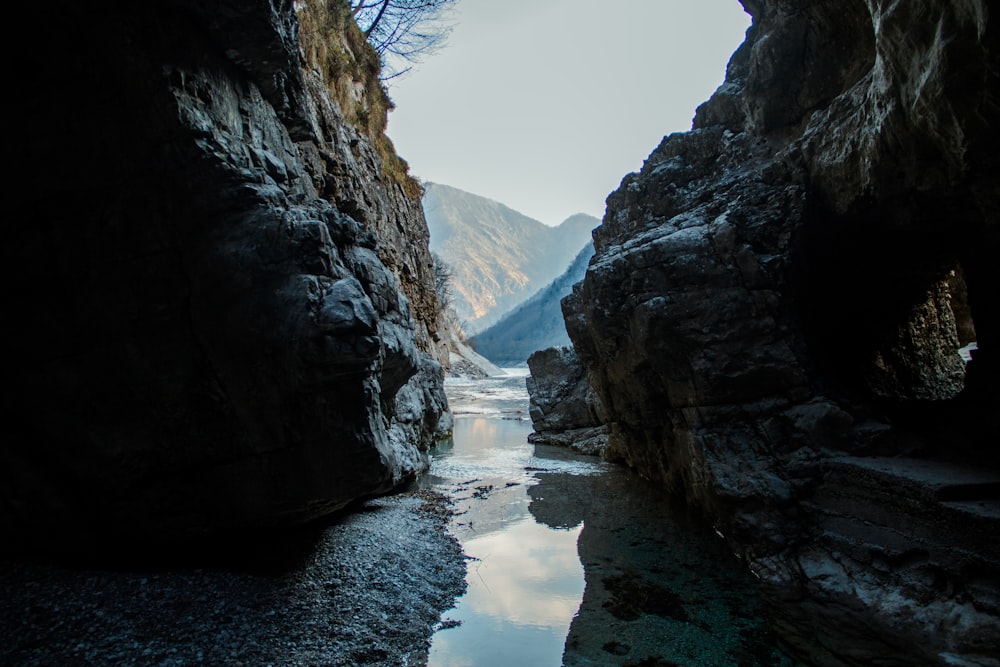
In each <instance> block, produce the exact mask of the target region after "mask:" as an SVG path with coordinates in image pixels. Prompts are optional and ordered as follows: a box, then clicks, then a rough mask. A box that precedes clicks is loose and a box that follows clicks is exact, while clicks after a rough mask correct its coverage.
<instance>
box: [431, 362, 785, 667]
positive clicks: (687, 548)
mask: <svg viewBox="0 0 1000 667" xmlns="http://www.w3.org/2000/svg"><path fill="white" fill-rule="evenodd" d="M446 388H447V390H448V399H449V402H450V403H451V405H452V409H453V410H455V411H456V420H455V429H454V438H453V440H452V441H451V442H447V443H442V444H441V445H439V446H438V447H437V448H435V450H434V451H433V453H432V459H431V467H430V472H429V473H428V474H427V475H424V476H423V477H422V479H421V484H422V485H423V486H425V487H430V488H434V489H438V490H440V491H442V492H444V493H445V494H447V495H448V496H449V497H450V498H451V499H452V501H453V503H454V507H453V509H454V511H455V513H456V514H455V516H454V517H453V518H452V521H451V530H452V531H453V533H454V534H455V536H456V537H457V538H458V539H459V540H460V541H461V543H462V548H463V550H464V551H465V553H466V555H468V556H469V557H470V560H469V563H468V571H467V574H466V581H467V582H468V590H467V592H466V594H465V595H464V596H463V597H462V598H460V599H459V600H458V601H457V603H456V606H455V608H454V609H452V610H450V611H449V612H447V613H446V614H445V615H444V620H446V621H447V620H449V619H450V620H454V621H459V622H461V625H459V626H458V627H454V628H447V629H443V630H440V631H439V632H437V633H435V635H434V636H433V638H432V643H431V651H430V660H429V667H494V666H502V667H508V666H510V665H513V666H514V667H555V666H557V665H566V666H568V667H583V666H586V667H592V666H593V665H612V666H621V665H639V664H677V665H684V666H685V667H689V666H694V665H698V666H700V665H742V666H745V667H764V666H767V667H774V666H775V665H789V664H791V663H790V662H788V661H787V660H786V659H785V657H783V656H782V655H781V654H780V651H777V650H776V649H775V647H774V646H773V645H772V644H771V643H770V641H771V640H770V639H769V635H768V633H767V632H766V630H765V627H764V625H763V621H762V619H761V616H760V612H759V604H758V598H757V590H756V587H755V585H754V582H753V581H752V580H750V578H749V577H748V576H747V574H746V573H745V572H744V571H743V570H742V569H741V568H740V567H739V566H738V564H737V563H736V562H735V560H734V559H733V557H732V556H731V554H729V552H728V551H727V550H726V549H725V548H724V545H723V544H722V543H721V542H720V541H719V540H718V538H717V537H716V536H715V535H714V534H713V533H712V531H711V526H707V525H704V524H703V523H702V522H701V521H700V520H698V519H697V518H685V515H684V514H683V512H681V513H679V514H678V513H677V512H676V511H675V508H673V507H672V503H671V501H670V499H669V497H668V496H667V495H666V494H665V493H664V492H663V490H662V488H659V487H658V486H657V485H655V484H652V483H650V482H647V481H645V480H642V479H640V478H638V477H637V476H636V475H635V474H634V473H632V472H630V471H629V470H628V469H626V468H624V467H622V466H613V465H610V464H607V463H603V462H601V461H600V460H598V459H595V458H592V457H586V456H582V455H580V454H576V453H574V452H571V451H569V450H567V449H564V448H558V447H550V446H545V445H532V444H530V443H528V441H527V438H528V435H529V434H530V433H531V423H530V422H529V421H527V417H526V415H527V404H528V400H527V392H526V390H525V388H524V377H523V374H522V375H519V376H514V377H506V378H490V379H487V380H478V381H476V380H449V382H448V383H446ZM463 410H464V412H463ZM477 410H478V411H479V413H480V414H474V411H477ZM522 415H523V416H522ZM581 559H582V562H581ZM584 566H585V567H584ZM626 575H627V576H626ZM623 577H625V578H624V579H623ZM615 581H630V582H633V583H631V584H629V585H630V586H632V587H633V588H632V589H631V591H632V592H630V593H627V595H628V597H629V599H630V600H631V601H632V602H637V603H638V602H640V601H642V600H648V599H651V598H648V596H647V595H646V594H644V593H642V591H643V590H655V591H660V592H659V593H657V595H674V596H676V597H677V600H678V601H679V604H680V605H681V607H682V608H683V613H682V614H677V613H676V612H671V613H675V615H674V616H671V615H670V613H659V612H657V611H656V608H655V607H653V608H650V609H643V610H642V612H641V614H640V615H639V617H638V618H632V617H629V618H623V617H620V616H616V615H615V614H614V612H613V609H614V607H613V603H614V601H615V599H616V595H617V594H616V592H615V589H614V587H613V586H612V587H610V588H609V582H615ZM643 587H646V588H643ZM663 591H666V592H665V593H663ZM609 605H611V606H609ZM446 627H447V626H446ZM567 633H568V634H567ZM608 647H611V650H613V651H617V652H615V653H610V652H609V648H608Z"/></svg>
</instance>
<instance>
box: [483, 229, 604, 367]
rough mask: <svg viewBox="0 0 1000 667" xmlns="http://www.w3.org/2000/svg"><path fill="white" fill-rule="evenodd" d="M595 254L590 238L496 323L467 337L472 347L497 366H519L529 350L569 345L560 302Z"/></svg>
mask: <svg viewBox="0 0 1000 667" xmlns="http://www.w3.org/2000/svg"><path fill="white" fill-rule="evenodd" d="M593 256H594V244H593V242H590V243H587V245H586V246H584V248H583V250H581V251H580V252H579V253H578V254H577V256H576V258H575V259H574V260H573V263H572V264H570V265H569V268H568V269H566V271H565V272H564V273H563V274H562V275H561V276H559V277H558V278H556V279H555V280H553V281H552V282H551V283H549V284H548V286H546V287H544V288H543V289H541V290H539V291H538V292H536V293H535V294H534V296H532V297H531V298H529V299H528V300H527V301H525V302H523V303H522V304H521V305H519V306H517V307H516V308H514V310H512V311H510V312H509V313H507V314H506V315H504V316H503V317H502V318H501V319H500V320H499V321H498V322H496V324H494V325H493V326H491V327H489V328H488V329H486V330H485V331H482V332H480V333H479V334H477V335H475V336H473V337H472V338H471V339H470V340H469V344H470V345H472V348H473V349H474V350H475V351H476V352H478V353H479V354H481V355H483V356H484V357H486V358H487V359H489V360H490V361H492V362H493V363H495V364H498V365H500V366H518V365H521V364H524V363H526V362H527V360H528V357H529V356H531V353H532V352H535V351H537V350H544V349H547V348H550V347H556V346H559V345H572V343H571V342H570V340H569V335H568V334H567V333H566V324H565V322H564V321H563V313H562V307H561V305H560V302H561V301H562V298H563V297H564V296H567V295H569V294H570V293H571V292H572V291H573V285H575V284H576V283H578V282H580V281H581V280H583V277H584V275H585V274H586V273H587V264H588V263H589V262H590V258H591V257H593Z"/></svg>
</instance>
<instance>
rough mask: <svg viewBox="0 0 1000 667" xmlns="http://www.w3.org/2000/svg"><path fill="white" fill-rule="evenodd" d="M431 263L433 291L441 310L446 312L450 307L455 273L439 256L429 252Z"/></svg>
mask: <svg viewBox="0 0 1000 667" xmlns="http://www.w3.org/2000/svg"><path fill="white" fill-rule="evenodd" d="M431 261H432V262H433V269H434V290H435V291H436V292H437V295H438V301H439V302H440V303H441V309H442V310H447V309H448V307H449V306H451V296H452V292H451V284H452V281H454V279H455V273H454V271H453V270H452V268H451V265H450V264H448V263H447V262H446V261H444V259H442V258H441V255H439V254H437V253H436V252H431Z"/></svg>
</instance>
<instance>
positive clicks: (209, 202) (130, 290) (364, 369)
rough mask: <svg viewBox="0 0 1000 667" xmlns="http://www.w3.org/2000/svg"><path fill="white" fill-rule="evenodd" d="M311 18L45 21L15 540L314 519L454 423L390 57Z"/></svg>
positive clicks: (67, 17) (293, 14)
mask: <svg viewBox="0 0 1000 667" xmlns="http://www.w3.org/2000/svg"><path fill="white" fill-rule="evenodd" d="M294 5H295V6H293V2H292V1H291V0H250V1H245V0H240V1H237V0H215V1H212V2H200V1H199V2H195V1H188V0H157V1H154V2H143V3H122V2H99V3H92V4H90V5H85V4H81V3H71V2H64V1H62V0H57V1H56V2H51V3H45V4H44V5H40V6H37V7H32V8H29V9H25V10H23V11H24V12H26V16H21V17H19V18H20V19H21V21H20V22H19V25H23V26H29V27H31V28H32V29H33V30H35V31H36V32H37V34H39V35H41V37H40V41H39V43H38V44H36V45H35V46H33V47H31V48H30V49H25V50H24V51H23V52H22V53H21V54H19V56H18V58H17V60H16V67H15V69H16V70H17V72H18V74H19V75H20V76H22V77H23V79H24V80H23V82H21V83H20V85H21V88H20V89H19V99H20V100H21V103H20V105H19V109H18V114H19V115H18V118H19V129H18V131H17V135H18V136H17V137H16V138H15V142H16V145H17V148H18V150H17V152H16V154H17V155H19V156H22V157H24V158H25V159H23V160H21V161H20V164H19V166H18V168H17V171H18V175H17V177H16V178H17V179H18V197H19V198H20V200H21V201H22V202H25V203H27V205H26V206H25V207H24V208H23V209H22V210H21V212H20V213H19V214H18V215H17V216H16V219H13V220H12V219H8V228H9V229H11V230H12V232H13V238H9V239H8V242H7V243H6V244H5V245H6V246H7V252H8V255H9V257H8V261H7V262H6V264H7V267H8V269H12V274H13V278H12V279H13V283H12V286H13V291H15V292H16V294H15V297H14V299H13V303H12V306H13V308H12V309H11V310H10V311H8V314H9V316H10V317H11V320H12V322H13V324H12V326H11V330H12V331H13V334H14V342H13V345H14V347H13V348H12V349H15V350H16V351H17V352H16V354H15V357H16V358H15V360H14V363H13V370H12V372H11V374H10V375H9V378H10V380H11V384H10V386H11V387H14V388H16V389H15V391H14V392H13V393H14V396H13V398H12V399H11V401H10V403H9V407H11V408H12V410H11V417H10V418H9V420H8V423H7V427H8V434H7V436H5V438H4V443H3V446H2V449H0V485H2V489H3V491H2V496H0V526H2V530H3V533H4V540H3V542H4V545H5V551H9V552H14V553H43V554H55V555H65V554H79V555H96V556H100V555H102V554H107V553H111V552H118V551H124V552H132V551H147V550H155V551H164V550H170V549H173V548H175V547H176V548H183V549H187V548H189V547H193V546H197V545H198V544H199V543H209V542H211V543H216V542H219V541H221V540H228V539H235V538H239V537H240V536H242V535H246V534H249V533H252V532H254V531H256V530H258V529H268V528H277V527H283V526H288V525H291V524H297V523H301V522H304V521H308V520H311V519H314V518H316V517H320V516H323V515H325V514H328V513H330V512H333V511H335V510H337V509H339V508H342V507H344V506H345V505H347V504H348V503H349V502H351V501H352V500H355V499H357V498H360V497H364V496H368V495H371V494H377V493H382V492H386V491H388V490H390V489H392V488H393V487H395V486H397V485H398V484H400V483H401V482H403V481H405V480H406V479H409V478H412V477H413V476H414V475H415V474H416V473H417V472H418V471H420V470H422V469H423V468H424V467H425V465H426V450H427V448H428V446H429V445H430V444H431V443H432V442H433V441H434V440H435V439H436V438H437V437H439V436H440V435H441V434H442V433H443V432H446V431H448V430H450V414H449V413H448V412H447V402H446V399H445V396H444V392H443V373H442V363H445V364H446V363H447V353H446V351H444V346H443V343H442V342H441V341H442V339H443V336H442V334H441V328H442V324H441V321H442V320H441V313H440V306H439V304H438V300H437V296H436V294H435V292H434V283H433V275H432V265H431V259H430V254H429V251H428V246H427V243H428V232H427V226H426V223H425V220H424V217H423V213H422V209H421V206H420V199H419V197H420V190H419V187H417V186H416V184H415V182H413V181H412V180H411V179H409V177H408V176H406V174H405V163H402V162H401V161H400V160H399V158H398V157H396V156H395V155H394V153H393V152H392V150H391V144H389V143H388V140H387V139H386V138H385V137H384V135H383V134H382V130H383V129H384V126H385V110H386V107H387V106H388V105H389V103H388V100H387V98H386V97H385V95H384V92H383V91H382V89H381V86H380V84H379V83H378V70H377V67H378V58H377V56H375V54H374V52H370V51H368V50H367V49H368V47H367V45H366V44H365V43H364V39H363V37H362V36H361V35H360V33H359V32H358V31H357V30H356V27H355V26H353V23H352V22H351V21H350V18H349V16H347V14H346V8H345V7H343V6H341V4H340V3H329V4H327V3H304V2H297V3H294ZM300 22H301V25H302V26H303V29H302V32H301V33H300ZM307 27H308V29H307ZM352 30H353V32H352Z"/></svg>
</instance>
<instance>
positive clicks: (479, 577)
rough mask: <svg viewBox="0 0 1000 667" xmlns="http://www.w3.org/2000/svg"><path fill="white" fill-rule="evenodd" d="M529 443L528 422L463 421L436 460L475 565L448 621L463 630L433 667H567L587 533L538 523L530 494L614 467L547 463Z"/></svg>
mask: <svg viewBox="0 0 1000 667" xmlns="http://www.w3.org/2000/svg"><path fill="white" fill-rule="evenodd" d="M521 391H522V392H523V391H524V390H523V389H522V390H521ZM480 396H481V398H480V399H479V400H489V399H486V398H482V392H480ZM449 398H450V397H449ZM502 400H503V399H502ZM529 433H531V426H530V424H529V423H527V422H524V421H517V420H511V419H502V418H500V419H498V418H495V417H494V418H485V417H473V416H464V417H459V418H458V419H456V420H455V431H454V439H453V442H452V443H450V444H446V445H444V446H442V447H440V448H438V450H437V451H436V452H435V453H434V456H433V459H432V462H431V470H430V473H429V474H428V475H427V476H426V477H425V478H424V480H423V484H425V485H428V486H433V487H434V488H437V489H440V490H442V491H444V492H446V493H447V494H448V495H449V496H450V497H451V498H452V499H453V500H454V502H455V507H454V509H455V512H456V513H457V514H456V516H455V517H454V519H453V520H452V530H453V532H454V533H455V535H456V536H457V537H458V538H459V539H460V540H461V542H462V547H463V550H464V551H465V553H466V555H467V556H469V558H470V560H469V565H468V572H467V575H466V581H467V582H468V590H467V592H466V594H465V595H464V596H463V597H462V598H460V599H459V601H458V602H457V604H456V607H455V608H454V609H452V610H451V611H450V612H448V613H447V614H445V617H446V618H449V619H453V620H457V621H461V623H462V624H461V625H460V626H459V627H457V628H451V629H447V630H442V631H440V632H438V633H437V634H435V635H434V638H433V641H432V647H431V652H430V661H429V665H430V666H431V667H459V666H475V667H489V666H491V665H497V666H501V665H502V666H505V667H506V666H508V665H523V666H525V667H527V666H529V665H531V666H533V665H540V666H541V665H558V664H560V661H561V659H562V653H563V644H564V643H565V639H566V633H567V632H568V630H569V626H570V623H571V621H572V620H573V615H574V614H575V613H576V611H577V609H578V608H579V606H580V600H581V598H582V596H583V588H584V573H583V566H582V565H581V564H580V559H579V556H577V548H576V543H577V538H578V537H579V535H580V531H581V529H582V527H583V526H582V524H577V525H576V526H575V527H574V528H572V529H568V530H567V529H559V530H557V529H553V528H549V527H548V526H545V525H542V524H539V523H537V522H536V521H535V519H534V518H533V517H532V515H531V513H530V512H529V511H528V506H529V504H530V502H531V500H530V498H529V497H528V489H529V488H530V487H532V486H534V485H535V484H537V483H538V479H537V477H536V476H535V474H536V469H545V470H552V469H558V470H559V471H561V472H570V473H572V472H573V471H576V472H578V473H580V474H594V473H596V472H598V471H600V470H602V469H603V467H604V464H601V463H600V462H594V463H590V462H575V461H561V460H558V459H549V458H540V457H538V456H536V453H535V447H534V446H533V445H531V444H529V443H528V441H527V437H528V434H529Z"/></svg>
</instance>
